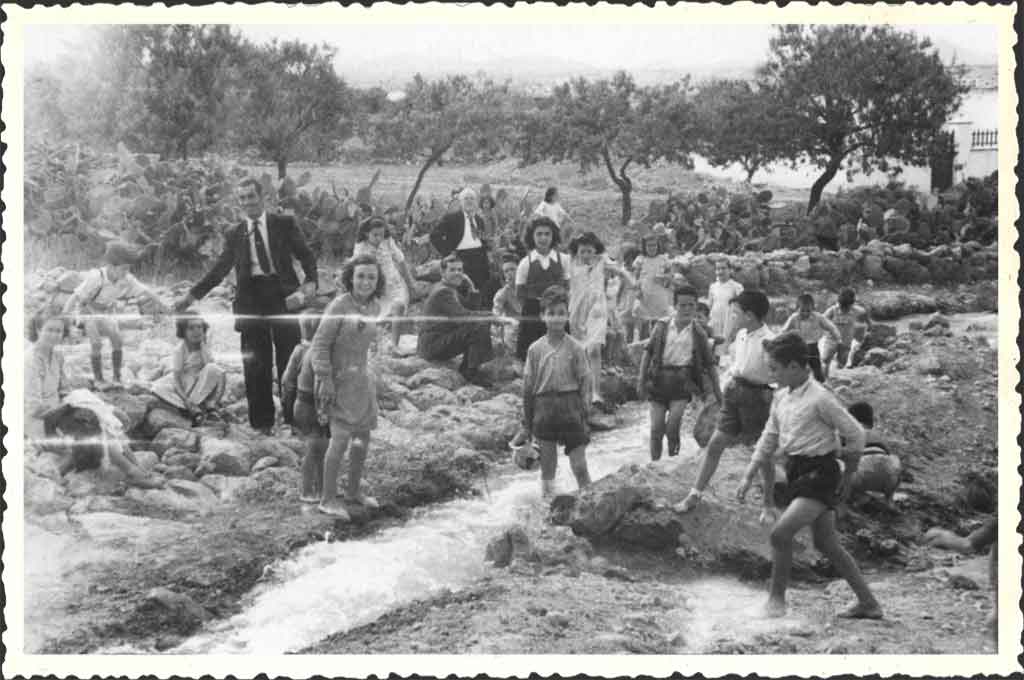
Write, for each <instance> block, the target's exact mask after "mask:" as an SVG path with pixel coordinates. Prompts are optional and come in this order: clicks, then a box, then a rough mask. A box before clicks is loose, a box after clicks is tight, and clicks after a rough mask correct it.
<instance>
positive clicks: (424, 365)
mask: <svg viewBox="0 0 1024 680" xmlns="http://www.w3.org/2000/svg"><path fill="white" fill-rule="evenodd" d="M374 363H375V364H376V368H377V370H378V371H383V372H386V373H394V374H395V375H397V376H399V377H401V378H411V377H412V376H414V375H416V374H417V373H419V372H420V371H423V370H426V369H428V368H433V367H434V364H432V363H430V362H429V361H427V360H426V359H423V358H422V357H419V356H410V357H377V358H376V359H375V360H374ZM460 377H461V376H460Z"/></svg>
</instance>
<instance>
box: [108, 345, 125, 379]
mask: <svg viewBox="0 0 1024 680" xmlns="http://www.w3.org/2000/svg"><path fill="white" fill-rule="evenodd" d="M110 360H111V362H112V363H113V364H114V381H115V382H121V362H122V361H124V350H122V349H115V350H111V352H110Z"/></svg>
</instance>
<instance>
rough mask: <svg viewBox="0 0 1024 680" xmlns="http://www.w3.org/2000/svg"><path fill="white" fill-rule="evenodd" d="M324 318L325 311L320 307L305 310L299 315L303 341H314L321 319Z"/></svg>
mask: <svg viewBox="0 0 1024 680" xmlns="http://www.w3.org/2000/svg"><path fill="white" fill-rule="evenodd" d="M323 316H324V310H323V309H321V308H320V307H310V308H308V309H304V310H303V311H302V314H300V315H299V332H300V333H301V334H302V339H303V340H312V339H313V336H314V335H316V329H317V328H319V327H320V319H322V318H323Z"/></svg>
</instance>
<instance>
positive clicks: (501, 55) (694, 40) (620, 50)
mask: <svg viewBox="0 0 1024 680" xmlns="http://www.w3.org/2000/svg"><path fill="white" fill-rule="evenodd" d="M235 26H236V28H237V29H238V30H240V31H241V32H242V33H243V34H244V35H245V36H246V37H248V38H250V39H251V40H253V41H254V42H265V41H268V40H271V39H273V38H278V39H295V38H298V39H301V40H303V41H305V42H312V43H327V44H329V45H331V46H333V47H334V48H336V49H337V59H336V67H337V69H338V71H339V73H340V74H341V75H342V76H343V77H344V78H346V79H347V80H349V81H350V82H353V83H356V84H365V83H367V82H376V81H377V80H379V79H381V78H383V77H385V76H387V75H389V74H390V75H392V76H396V77H397V76H400V77H402V78H406V77H408V76H410V75H412V74H413V73H415V72H417V71H422V72H425V73H430V72H433V71H436V70H448V69H455V70H476V69H477V67H484V68H485V69H487V68H496V69H501V70H504V71H506V72H508V71H511V72H515V71H516V70H521V71H522V72H523V73H524V74H535V73H536V74H541V75H543V74H545V73H547V72H555V73H557V74H558V75H561V74H562V73H564V72H566V71H569V72H572V71H581V70H585V69H588V68H589V69H602V70H604V69H618V68H623V69H626V70H642V69H665V68H671V69H680V70H682V71H687V70H694V71H699V72H707V71H709V70H714V69H716V68H723V69H744V68H753V67H754V66H755V65H756V64H757V63H759V62H760V61H761V60H762V59H763V58H764V55H765V54H766V52H767V49H768V41H769V39H770V38H771V36H772V35H773V33H774V27H773V26H771V25H768V24H734V25H722V24H716V25H694V24H659V25H637V24H631V25H627V26H620V25H595V24H589V25H586V26H585V27H583V26H581V25H578V24H574V25H558V24H548V25H507V24H506V25H493V24H492V25H457V24H423V23H419V24H406V25H394V24H392V25H366V24H363V25H358V26H353V25H287V24H283V25H282V24H277V25H246V24H236V25H235ZM29 28H30V30H31V31H32V32H31V33H30V34H29V35H27V36H26V37H27V38H29V39H27V40H26V59H27V60H28V61H29V62H32V61H38V60H44V61H45V60H50V59H54V58H56V57H58V56H59V55H61V54H63V53H66V52H67V51H68V50H72V49H74V46H75V45H76V44H79V42H80V41H81V40H83V36H84V35H85V33H84V32H83V29H82V28H81V27H79V26H46V27H29ZM904 28H907V29H909V30H912V31H914V32H916V33H919V34H920V35H922V36H927V37H929V38H932V41H933V43H934V44H935V45H936V47H938V48H939V50H940V52H941V54H942V56H943V58H944V59H946V60H949V59H951V58H952V57H953V56H954V53H955V54H956V57H957V61H959V62H960V63H968V64H994V63H995V62H996V61H997V57H996V49H995V45H996V42H997V39H996V29H995V27H994V26H992V25H979V24H960V25H909V26H905V27H904Z"/></svg>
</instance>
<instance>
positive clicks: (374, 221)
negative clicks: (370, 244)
mask: <svg viewBox="0 0 1024 680" xmlns="http://www.w3.org/2000/svg"><path fill="white" fill-rule="evenodd" d="M374 229H384V232H385V233H386V234H387V235H388V236H391V229H390V227H389V226H388V223H387V221H386V220H385V219H384V218H383V217H367V218H366V219H365V220H363V221H362V222H360V223H359V231H357V232H356V241H359V242H362V241H365V240H366V239H367V238H368V237H369V236H370V232H371V231H373V230H374Z"/></svg>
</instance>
